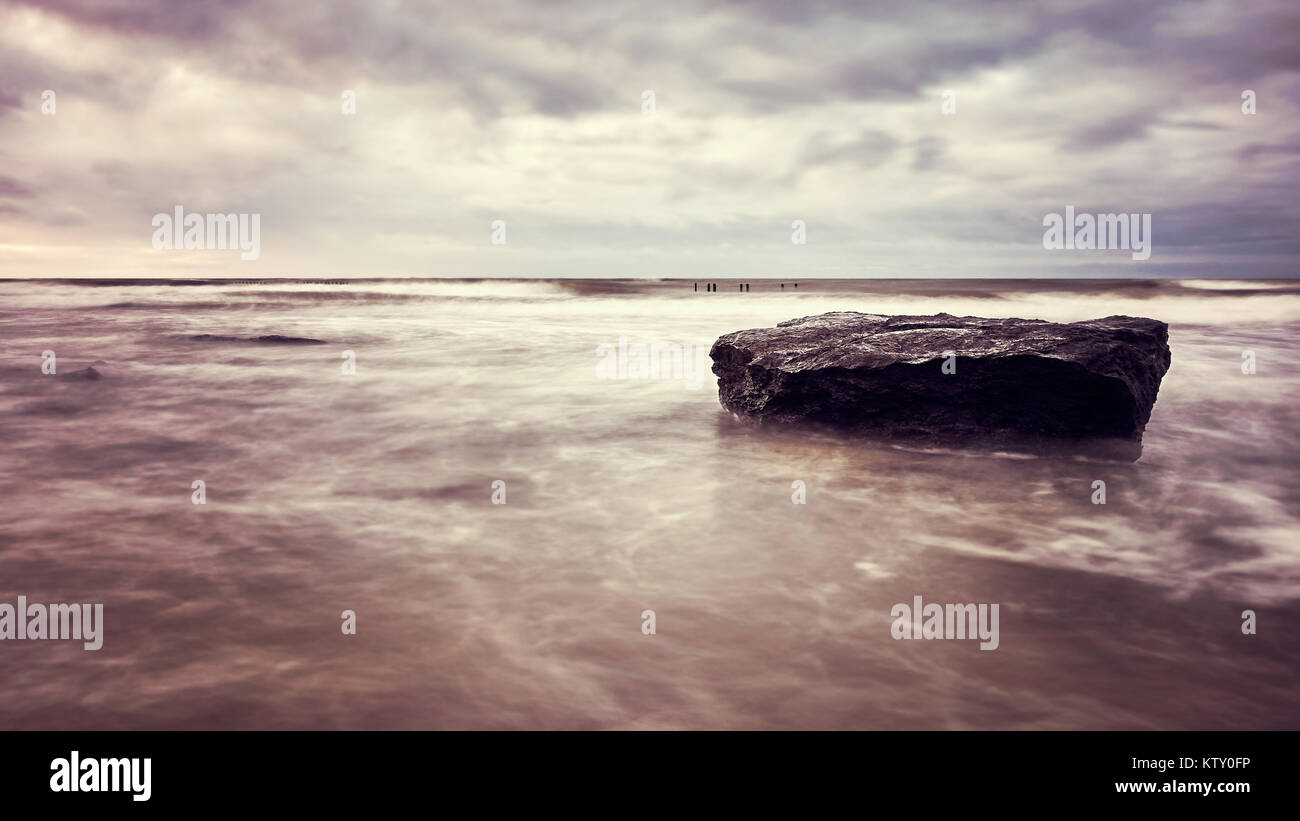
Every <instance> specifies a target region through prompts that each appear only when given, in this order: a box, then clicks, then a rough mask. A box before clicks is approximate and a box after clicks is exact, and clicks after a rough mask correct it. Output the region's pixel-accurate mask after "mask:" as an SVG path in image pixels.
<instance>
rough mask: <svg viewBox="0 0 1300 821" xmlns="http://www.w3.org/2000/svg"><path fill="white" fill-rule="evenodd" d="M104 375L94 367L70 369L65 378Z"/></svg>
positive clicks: (85, 377)
mask: <svg viewBox="0 0 1300 821" xmlns="http://www.w3.org/2000/svg"><path fill="white" fill-rule="evenodd" d="M102 376H103V374H102V373H100V372H99V371H97V370H95V369H94V368H93V367H90V368H82V369H81V370H79V371H70V372H69V373H65V374H63V378H64V379H99V378H100V377H102Z"/></svg>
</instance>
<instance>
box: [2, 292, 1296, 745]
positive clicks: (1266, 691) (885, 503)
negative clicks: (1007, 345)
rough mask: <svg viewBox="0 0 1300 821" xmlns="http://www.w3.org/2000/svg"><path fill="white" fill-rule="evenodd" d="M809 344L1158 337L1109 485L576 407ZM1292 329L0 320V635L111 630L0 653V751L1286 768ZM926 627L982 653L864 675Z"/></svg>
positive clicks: (170, 317) (351, 311)
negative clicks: (0, 741)
mask: <svg viewBox="0 0 1300 821" xmlns="http://www.w3.org/2000/svg"><path fill="white" fill-rule="evenodd" d="M1228 286H1231V287H1228ZM829 310H863V311H872V312H878V313H893V314H897V313H934V312H938V311H947V312H948V313H953V314H959V315H960V314H975V315H985V316H1022V317H1033V318H1043V319H1050V320H1056V321H1073V320H1079V319H1089V318H1095V317H1098V316H1105V315H1109V314H1131V315H1139V316H1150V317H1154V318H1157V319H1161V320H1164V321H1167V322H1169V323H1170V326H1171V328H1170V345H1171V348H1172V350H1173V364H1172V367H1171V370H1170V372H1169V374H1168V375H1167V376H1166V377H1165V381H1164V383H1163V385H1162V387H1161V391H1160V397H1159V399H1158V401H1157V403H1156V406H1155V411H1154V413H1153V415H1152V419H1151V423H1150V424H1149V426H1148V428H1147V433H1146V436H1145V439H1144V442H1145V451H1144V455H1143V457H1142V459H1141V461H1139V462H1137V463H1135V464H1098V463H1092V462H1081V461H1071V460H1066V459H1023V458H1010V457H998V456H991V455H972V454H969V453H949V452H942V451H921V450H906V449H899V448H891V447H887V446H880V445H871V444H865V443H854V442H847V441H842V440H839V439H836V438H834V437H830V436H826V435H824V434H809V433H801V432H799V431H792V430H762V431H755V430H751V429H749V428H746V427H743V426H740V425H737V424H735V423H733V421H732V420H731V419H730V418H729V416H728V415H727V414H725V413H724V412H723V411H722V410H721V408H720V407H719V405H718V402H717V397H716V386H715V382H714V378H713V376H712V374H709V373H707V372H706V373H705V374H704V379H703V386H702V387H700V388H698V389H696V390H692V389H690V387H689V386H687V385H686V384H684V382H683V381H673V380H630V379H629V380H619V379H614V380H611V379H602V378H599V376H598V370H597V367H596V366H597V363H598V358H597V355H596V351H597V349H598V346H601V345H608V344H617V343H618V341H619V339H620V337H625V338H627V339H628V340H631V341H633V342H639V343H645V344H652V343H664V344H675V345H682V346H686V345H702V346H704V348H705V349H706V350H707V347H708V346H709V345H710V344H711V343H712V342H713V340H714V339H715V338H717V337H718V336H719V335H721V334H723V333H727V332H730V331H735V330H739V329H742V328H751V327H758V326H766V325H772V324H775V323H776V322H778V321H781V320H785V319H790V318H793V317H796V316H804V315H808V314H815V313H821V312H823V311H829ZM1298 329H1300V288H1294V287H1291V286H1289V285H1287V284H1285V283H1250V282H1233V283H1214V282H1211V283H1205V282H1187V283H1182V284H1180V283H1177V282H1138V283H1124V282H1114V283H1101V284H1096V283H1070V282H1061V281H1054V282H1045V283H1033V284H1026V283H1023V282H1022V283H1000V282H979V281H973V282H952V281H945V282H940V281H909V282H880V281H877V282H826V281H822V282H809V281H803V282H801V283H800V287H799V289H798V290H797V291H795V289H793V287H792V286H791V285H787V289H786V290H785V291H782V290H780V289H779V287H778V284H777V283H775V282H764V281H754V282H753V285H752V290H751V291H750V292H749V293H745V294H740V293H735V292H728V291H727V288H726V284H725V283H723V284H721V285H720V287H719V292H718V293H716V294H712V293H710V294H706V293H702V292H701V293H695V292H693V291H692V284H691V283H690V282H685V283H682V282H649V281H638V282H614V281H600V282H592V281H582V282H517V281H488V282H478V281H386V282H365V281H357V282H352V283H350V284H347V285H341V286H340V285H332V286H318V285H302V284H298V285H280V286H248V285H220V284H209V285H191V286H189V287H177V286H173V285H167V284H153V283H142V284H133V285H129V286H100V287H87V286H85V285H79V284H73V283H30V282H13V281H10V282H0V338H2V339H3V340H4V343H5V344H4V345H3V350H2V352H0V432H2V433H3V434H4V441H5V445H6V446H5V448H4V450H3V451H0V467H2V469H0V499H3V506H2V507H0V602H11V603H12V602H14V601H15V600H16V597H17V596H18V595H20V594H23V595H26V596H27V597H28V599H29V600H31V601H37V600H40V601H46V602H103V603H104V619H105V640H104V647H103V649H102V650H100V651H98V652H96V653H90V652H85V651H82V650H81V649H80V645H79V644H75V646H74V643H70V642H46V643H42V642H33V641H5V642H3V643H0V654H3V656H2V659H3V664H0V686H3V688H4V690H5V692H6V698H5V699H4V700H3V703H2V704H0V727H5V728H82V727H95V728H117V727H125V728H187V727H203V728H227V727H276V728H278V727H330V728H332V727H340V728H426V727H427V728H441V727H485V728H541V727H565V728H587V727H591V728H606V727H645V728H661V727H776V728H796V727H828V728H835V727H862V728H890V729H903V728H1069V727H1084V728H1109V727H1123V728H1145V727H1162V728H1165V727H1168V728H1193V727H1194V728H1265V727H1269V728H1280V727H1289V728H1300V687H1297V685H1298V684H1300V629H1297V628H1300V615H1298V614H1297V608H1296V606H1295V605H1296V603H1297V601H1300V539H1298V538H1297V536H1300V526H1298V525H1300V523H1298V522H1297V515H1300V504H1298V503H1300V487H1298V485H1297V482H1296V481H1295V475H1296V474H1295V467H1296V465H1297V457H1298V456H1300V442H1298V441H1297V431H1300V410H1297V408H1298V407H1300V381H1298V380H1297V378H1296V376H1295V371H1294V366H1293V363H1292V362H1291V361H1290V359H1291V357H1292V353H1291V349H1292V346H1293V343H1294V340H1295V338H1296V331H1297V330H1298ZM201 334H211V335H214V336H218V337H238V338H243V339H247V338H249V337H257V336H263V335H270V334H279V335H285V336H294V337H310V338H315V339H322V340H325V341H326V342H327V343H328V344H326V345H319V346H285V345H267V344H258V343H250V342H243V341H239V340H230V339H226V340H221V339H205V340H204V339H201V340H195V339H191V338H190V337H193V336H197V335H201ZM44 350H53V351H55V353H56V355H57V361H58V370H59V374H61V375H63V374H66V373H68V372H71V371H75V370H78V369H81V368H85V367H87V366H89V365H91V364H92V363H94V362H96V361H101V362H102V363H101V364H98V365H95V368H96V370H98V371H100V372H101V373H102V374H103V376H102V378H101V379H98V380H72V379H67V378H63V377H62V376H57V375H56V376H43V375H42V374H41V372H40V363H41V358H40V356H41V352H42V351H44ZM1244 350H1251V351H1254V352H1255V354H1256V360H1257V368H1258V372H1257V373H1256V374H1255V375H1252V376H1244V375H1243V374H1242V373H1241V368H1240V364H1241V354H1242V351H1244ZM345 351H353V352H354V353H355V361H356V373H355V374H352V375H345V374H343V373H342V370H341V365H342V363H343V361H344V360H343V359H342V357H341V355H342V354H343V352H345ZM196 479H201V480H203V481H204V482H205V483H206V493H207V504H205V505H202V506H198V505H193V504H191V501H190V499H191V493H192V490H191V483H192V482H193V481H194V480H196ZM498 479H499V480H503V481H504V482H505V483H506V487H507V503H506V504H505V505H493V504H491V496H492V489H491V485H492V482H493V481H495V480H498ZM1097 479H1101V480H1104V481H1105V482H1106V484H1107V504H1106V505H1104V506H1101V505H1093V504H1091V503H1090V498H1091V495H1092V490H1091V485H1092V482H1093V481H1095V480H1097ZM795 480H800V481H803V482H804V483H805V485H806V488H807V504H806V505H794V504H792V503H791V493H792V490H791V487H792V482H794V481H795ZM914 595H921V596H923V597H924V598H925V600H926V601H935V602H995V603H999V604H1000V608H1001V642H1000V647H999V649H998V650H996V651H993V652H980V651H979V649H978V647H977V646H976V645H975V644H974V643H970V642H961V641H939V642H907V641H894V640H892V639H891V638H890V631H889V627H890V623H891V618H890V609H891V607H892V606H893V604H894V603H896V602H911V600H912V597H913V596H914ZM1247 608H1249V609H1253V610H1255V611H1256V612H1257V613H1258V618H1259V633H1258V635H1255V636H1243V635H1242V634H1241V631H1240V624H1241V612H1242V610H1244V609H1247ZM345 609H352V610H355V611H356V612H357V623H358V635H357V636H355V637H347V636H343V635H342V634H341V632H340V630H339V624H340V613H341V611H343V610H345ZM645 609H653V610H654V611H655V612H656V621H657V634H656V635H654V636H645V635H642V633H641V617H640V614H641V612H642V611H643V610H645Z"/></svg>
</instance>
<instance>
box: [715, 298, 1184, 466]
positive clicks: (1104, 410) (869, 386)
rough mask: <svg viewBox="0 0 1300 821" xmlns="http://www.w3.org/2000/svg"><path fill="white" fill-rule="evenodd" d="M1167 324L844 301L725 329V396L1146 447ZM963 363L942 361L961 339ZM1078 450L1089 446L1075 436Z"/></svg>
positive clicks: (890, 433) (926, 426)
mask: <svg viewBox="0 0 1300 821" xmlns="http://www.w3.org/2000/svg"><path fill="white" fill-rule="evenodd" d="M1168 338H1169V326H1168V325H1166V324H1165V323H1163V322H1157V321H1156V320H1153V319H1142V318H1137V317H1127V316H1110V317H1106V318H1105V319H1094V320H1089V321H1086V322H1073V323H1069V324H1058V323H1053V322H1044V321H1042V320H1036V319H983V318H980V317H969V316H968V317H955V316H950V315H948V314H937V315H935V316H893V317H890V316H880V315H876V314H862V313H854V312H838V313H829V314H822V315H820V316H811V317H804V318H802V319H792V320H790V321H788V322H782V323H781V324H779V325H777V326H776V327H775V328H759V329H754V330H748V331H737V332H736V333H731V334H727V335H726V336H723V337H721V338H720V339H718V341H717V342H715V343H714V345H713V348H712V350H711V351H710V356H712V357H713V372H714V373H715V374H717V376H718V399H719V401H720V402H721V403H722V405H723V407H725V408H726V409H727V410H729V411H731V412H732V413H734V414H735V415H736V416H738V417H740V418H743V419H748V420H754V421H758V422H778V423H809V424H814V425H821V426H829V427H833V428H837V429H842V430H849V431H852V432H855V433H860V434H866V435H870V436H875V437H881V438H885V439H890V440H901V441H912V442H923V443H930V444H935V445H940V446H968V445H989V444H992V445H1010V446H1012V447H1016V446H1022V447H1025V448H1028V449H1031V450H1038V449H1041V448H1047V449H1049V450H1059V449H1060V447H1061V446H1062V445H1067V444H1068V443H1079V442H1082V441H1083V440H1091V441H1093V442H1094V443H1098V444H1102V446H1101V447H1099V448H1098V449H1096V451H1094V452H1096V453H1099V454H1100V455H1105V456H1119V457H1121V458H1128V459H1136V458H1137V456H1138V455H1140V453H1141V441H1142V432H1143V430H1144V428H1145V427H1146V423H1147V420H1148V419H1149V418H1150V416H1151V407H1152V405H1154V404H1155V401H1156V393H1157V392H1158V391H1159V389H1160V380H1161V378H1163V377H1164V375H1165V372H1166V371H1167V370H1168V369H1169V361H1170V354H1169V345H1168ZM950 352H951V353H955V354H956V359H955V364H956V369H955V372H954V373H944V372H943V364H944V362H945V360H946V359H947V357H948V354H949V353H950ZM1066 450H1072V451H1077V452H1089V449H1082V450H1080V449H1079V448H1076V447H1074V446H1073V445H1068V446H1067V447H1066Z"/></svg>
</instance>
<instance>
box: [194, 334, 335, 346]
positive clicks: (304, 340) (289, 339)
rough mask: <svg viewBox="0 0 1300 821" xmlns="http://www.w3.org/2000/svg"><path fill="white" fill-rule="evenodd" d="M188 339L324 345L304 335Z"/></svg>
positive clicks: (197, 337)
mask: <svg viewBox="0 0 1300 821" xmlns="http://www.w3.org/2000/svg"><path fill="white" fill-rule="evenodd" d="M190 339H192V340H194V341H195V342H252V343H254V344H256V345H325V344H327V343H326V342H325V340H323V339H311V338H310V337H305V336H280V335H279V334H268V335H266V336H249V337H243V336H219V335H217V334H198V335H196V336H191V337H190Z"/></svg>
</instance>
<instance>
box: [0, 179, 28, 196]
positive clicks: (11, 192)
mask: <svg viewBox="0 0 1300 821" xmlns="http://www.w3.org/2000/svg"><path fill="white" fill-rule="evenodd" d="M32 196H35V191H33V190H32V187H31V186H30V185H28V184H27V183H25V182H23V181H22V180H16V179H14V178H13V177H6V176H3V175H0V197H14V198H18V199H26V198H28V197H32Z"/></svg>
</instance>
